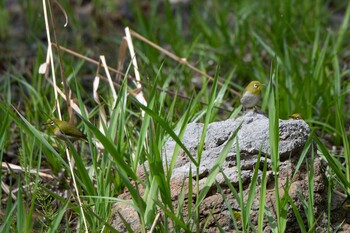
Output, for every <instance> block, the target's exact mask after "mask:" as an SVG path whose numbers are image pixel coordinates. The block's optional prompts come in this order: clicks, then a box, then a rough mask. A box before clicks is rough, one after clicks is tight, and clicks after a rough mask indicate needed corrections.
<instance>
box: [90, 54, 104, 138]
mask: <svg viewBox="0 0 350 233" xmlns="http://www.w3.org/2000/svg"><path fill="white" fill-rule="evenodd" d="M100 68H101V60H99V63H98V66H97V70H96V75H95V79H94V82H93V85H92V88H93V90H92V93H93V96H94V100H95V102H96V103H97V104H98V106H99V107H98V108H99V112H100V117H99V119H98V120H99V130H100V131H101V132H102V133H103V134H104V135H106V133H105V130H104V127H103V124H102V122H103V123H104V124H105V125H107V114H106V111H105V109H104V107H103V104H101V101H100V98H99V97H98V92H97V90H98V87H99V84H100V75H99V74H100Z"/></svg>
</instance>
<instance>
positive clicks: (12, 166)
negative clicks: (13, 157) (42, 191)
mask: <svg viewBox="0 0 350 233" xmlns="http://www.w3.org/2000/svg"><path fill="white" fill-rule="evenodd" d="M1 167H2V169H7V170H10V169H11V170H13V171H18V172H24V171H25V169H24V168H22V167H20V166H18V165H15V164H11V163H5V162H2V163H1ZM29 173H30V174H37V173H38V171H37V170H35V169H31V170H29ZM38 174H39V176H40V177H45V178H49V179H53V178H54V177H53V176H52V175H50V174H47V173H44V172H39V173H38Z"/></svg>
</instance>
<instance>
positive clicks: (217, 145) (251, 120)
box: [112, 112, 341, 232]
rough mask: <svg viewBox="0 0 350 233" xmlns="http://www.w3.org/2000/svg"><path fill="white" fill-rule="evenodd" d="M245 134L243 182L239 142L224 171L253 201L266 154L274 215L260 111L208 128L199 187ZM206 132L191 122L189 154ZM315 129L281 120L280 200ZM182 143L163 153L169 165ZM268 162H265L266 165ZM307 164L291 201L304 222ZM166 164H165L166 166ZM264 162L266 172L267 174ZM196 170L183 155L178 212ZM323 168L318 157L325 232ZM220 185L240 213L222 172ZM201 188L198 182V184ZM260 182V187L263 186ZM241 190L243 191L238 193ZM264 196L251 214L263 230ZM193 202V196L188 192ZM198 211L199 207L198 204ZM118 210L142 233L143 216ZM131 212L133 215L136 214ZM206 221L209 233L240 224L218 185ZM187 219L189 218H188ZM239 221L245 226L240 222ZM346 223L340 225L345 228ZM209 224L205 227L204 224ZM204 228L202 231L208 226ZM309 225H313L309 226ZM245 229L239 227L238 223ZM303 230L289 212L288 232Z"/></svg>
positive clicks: (270, 193) (271, 194) (175, 177)
mask: <svg viewBox="0 0 350 233" xmlns="http://www.w3.org/2000/svg"><path fill="white" fill-rule="evenodd" d="M239 126H240V129H239V131H238V133H237V138H238V144H239V145H238V146H239V151H240V155H241V170H242V171H241V177H238V170H237V166H236V165H237V164H236V140H235V142H234V144H233V146H232V149H231V150H230V152H229V153H228V154H227V156H226V159H225V162H224V163H223V165H222V166H221V168H222V171H223V173H224V174H225V175H226V176H227V177H228V178H229V180H230V182H231V184H232V185H233V186H234V187H236V188H237V187H238V180H239V179H241V180H242V182H243V188H244V191H243V193H244V199H245V200H247V198H248V193H249V189H250V186H249V184H250V181H251V178H252V176H253V172H254V166H255V164H256V162H257V157H258V154H259V151H261V154H262V157H267V161H268V169H267V191H266V192H267V194H266V207H267V208H269V209H270V210H271V213H272V215H274V214H275V211H274V209H275V203H276V202H275V187H274V175H273V172H272V170H271V161H270V159H269V152H270V146H269V144H270V143H269V119H268V118H267V117H266V116H264V115H262V114H258V113H255V112H248V113H246V114H245V115H243V116H241V117H239V118H237V119H235V120H226V121H222V122H214V123H211V124H210V125H209V127H208V129H207V135H206V139H205V146H204V150H203V153H202V159H201V164H200V169H199V177H200V181H199V184H200V186H199V188H200V189H202V186H203V184H204V182H205V180H206V178H207V175H208V174H209V172H210V171H211V169H212V166H213V164H215V161H216V160H217V158H218V157H219V154H220V152H221V150H222V149H223V147H224V146H225V144H226V142H227V140H228V139H229V137H230V136H231V135H232V133H233V132H235V131H236V130H237V129H238V127H239ZM202 130H203V124H197V123H191V124H188V126H187V128H186V131H185V133H184V136H183V138H182V142H183V143H184V145H185V146H186V147H187V148H188V149H189V151H190V152H191V154H192V155H196V154H197V148H198V145H199V142H200V139H201V134H202ZM309 132H310V130H309V127H308V125H307V124H306V123H305V122H304V121H302V120H280V121H279V140H280V144H279V154H280V161H281V162H280V169H279V173H278V183H279V187H278V190H279V195H280V196H282V195H283V193H284V188H285V187H286V185H287V183H290V182H291V177H292V176H293V174H294V171H295V169H296V164H297V163H298V160H299V158H300V154H301V152H302V150H303V148H304V145H305V143H306V140H307V139H308V135H309ZM175 146H176V143H175V142H174V141H173V140H172V139H170V140H168V142H167V143H166V145H165V147H164V150H163V158H164V160H168V163H169V162H170V160H171V158H172V156H173V151H174V148H175ZM263 160H264V159H263V158H262V161H263ZM308 160H309V159H308V158H306V160H305V161H304V162H303V163H302V165H301V167H300V169H299V171H298V172H297V174H296V176H295V178H294V180H293V183H292V184H291V186H290V189H289V192H288V193H289V196H290V197H291V199H292V200H293V201H294V204H295V205H296V207H297V208H298V210H299V213H300V214H301V215H302V219H303V220H305V221H306V217H305V211H304V209H303V207H302V200H301V199H300V196H303V197H304V198H305V200H307V198H308V195H309V194H308V185H309V184H308V176H309V167H308V165H307V164H308V162H307V161H308ZM163 162H164V163H163V164H165V161H163ZM262 165H263V164H262V162H261V166H260V169H261V171H262V167H263V166H262ZM190 167H192V171H195V170H196V169H195V166H194V164H192V163H191V161H190V160H189V158H188V156H187V155H186V154H185V153H184V152H183V151H182V150H180V153H179V155H178V157H177V159H176V164H175V167H174V170H173V173H172V176H171V194H172V198H173V200H174V203H173V206H174V207H175V208H176V207H177V200H178V196H179V194H180V192H181V190H182V188H183V185H184V186H185V188H184V190H185V191H187V190H188V188H187V187H188V179H189V177H188V176H189V170H190ZM322 170H323V167H322V163H321V159H320V158H318V157H316V158H315V160H314V174H313V175H314V210H313V212H314V215H315V219H317V218H318V222H317V226H316V230H317V232H323V231H324V230H325V229H326V227H327V215H326V213H327V211H326V210H327V209H326V208H327V196H326V194H327V187H326V185H325V181H324V179H323V172H322ZM139 175H140V176H141V177H142V176H144V173H143V171H142V170H141V169H140V170H139ZM261 175H262V172H259V175H258V180H261ZM216 181H217V182H218V183H219V184H220V186H221V188H222V189H223V193H224V195H225V198H226V202H227V203H230V205H231V207H232V208H233V209H238V210H239V209H240V207H239V204H238V203H237V201H236V200H235V198H234V197H233V195H232V193H231V191H230V190H229V189H228V187H227V184H226V183H225V181H224V179H223V175H222V173H218V175H217V176H216ZM192 183H195V182H192ZM259 184H260V183H259V182H258V185H259ZM237 190H238V189H237ZM259 192H260V186H259V187H257V188H256V192H255V197H256V198H255V200H254V201H253V205H252V210H251V214H250V216H251V221H252V223H253V225H255V226H257V220H258V210H259V200H258V198H259V195H260V194H259ZM185 196H186V197H188V193H185ZM120 198H123V199H128V198H130V197H129V194H128V193H124V194H122V195H121V196H120ZM187 202H188V200H187V198H185V203H186V205H185V206H184V207H183V213H184V215H186V213H187ZM192 207H193V205H192ZM116 211H117V212H118V213H119V214H120V215H122V216H123V217H124V219H125V220H126V221H127V222H129V223H130V224H131V226H132V228H133V230H134V231H136V232H137V231H139V230H140V224H139V221H138V216H137V214H136V212H135V211H133V210H132V209H131V208H127V207H126V206H125V204H121V203H117V206H116ZM130 211H131V212H130ZM200 213H201V214H200V217H201V220H203V221H206V219H207V217H208V216H209V215H210V214H211V215H212V218H210V220H209V222H207V227H206V229H205V232H219V229H218V227H217V225H216V222H215V221H217V222H218V223H219V224H220V225H221V227H222V228H223V230H225V231H227V232H232V231H234V225H233V222H232V220H231V217H230V212H229V210H228V207H227V206H226V204H225V202H224V199H223V196H222V194H220V193H219V192H218V190H217V188H216V186H215V183H214V184H213V186H212V187H211V188H210V191H209V192H208V194H207V196H206V197H205V199H204V200H203V202H202V205H201V206H200ZM184 218H186V216H184ZM238 222H239V221H238ZM335 222H337V221H335ZM340 222H341V221H339V223H340ZM203 224H204V223H203ZM203 224H201V227H202V226H203ZM305 224H306V226H307V223H306V222H305ZM112 225H113V226H115V227H116V228H117V229H119V230H122V231H123V230H125V229H124V228H123V222H122V221H121V220H120V218H119V217H118V215H116V218H115V219H114V222H113V224H112ZM238 225H239V224H238ZM264 231H265V232H270V231H271V229H270V226H269V224H268V221H267V219H266V218H265V222H264ZM299 231H300V229H299V225H298V223H297V221H296V218H295V216H294V214H293V211H292V209H291V208H289V209H288V213H287V228H286V232H299Z"/></svg>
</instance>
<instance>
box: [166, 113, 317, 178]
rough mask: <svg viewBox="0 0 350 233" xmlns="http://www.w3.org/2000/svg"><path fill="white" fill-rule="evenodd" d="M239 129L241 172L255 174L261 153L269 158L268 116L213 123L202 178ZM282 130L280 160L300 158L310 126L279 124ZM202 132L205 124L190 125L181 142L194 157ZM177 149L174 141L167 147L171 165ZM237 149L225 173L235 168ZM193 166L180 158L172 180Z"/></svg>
mask: <svg viewBox="0 0 350 233" xmlns="http://www.w3.org/2000/svg"><path fill="white" fill-rule="evenodd" d="M240 125H241V127H240V129H239V131H238V134H237V137H238V144H239V145H238V146H239V150H240V154H241V160H242V162H241V167H242V169H243V170H253V167H254V166H255V163H256V158H257V155H258V154H259V151H260V150H261V153H262V155H263V156H268V157H269V153H270V141H269V119H268V118H267V117H266V116H265V115H262V114H259V113H255V112H248V113H247V114H245V115H243V116H241V117H239V118H237V119H235V120H231V119H229V120H226V121H221V122H214V123H211V124H210V125H209V126H208V129H207V135H206V139H205V145H204V150H203V154H202V158H201V164H200V169H199V172H200V176H203V175H205V173H207V172H209V171H210V169H211V168H212V165H213V164H214V163H215V161H216V159H217V158H218V157H219V154H220V152H221V150H222V148H223V147H224V146H225V143H226V141H227V140H228V139H229V137H230V136H231V135H232V133H233V132H235V131H236V130H237V128H238V127H239V126H240ZM279 130H280V141H279V154H280V160H281V161H284V160H286V159H288V158H291V157H292V156H298V155H299V154H300V152H301V151H302V150H303V147H304V145H305V142H306V140H307V138H308V135H309V132H310V129H309V126H308V125H307V124H306V123H305V122H304V121H303V120H280V121H279ZM202 131H203V124H199V123H190V124H188V126H187V128H186V132H185V134H184V136H183V138H182V142H183V144H184V145H185V146H186V148H187V149H189V151H190V152H191V154H192V155H193V156H194V157H196V156H195V155H196V154H197V147H198V145H199V142H200V139H201V135H202ZM175 146H176V142H175V141H174V140H172V139H170V140H168V142H167V143H166V144H165V147H164V153H163V155H164V159H166V160H167V161H168V163H170V161H171V158H172V156H173V152H174V148H175ZM236 146H237V145H236V142H234V144H233V147H232V150H231V152H230V153H229V154H228V155H227V157H226V163H225V164H224V165H223V169H224V170H225V169H226V168H230V167H232V166H235V165H236ZM190 166H192V171H194V169H195V165H194V164H193V163H191V162H190V160H189V158H188V157H187V156H178V157H177V160H176V166H175V168H174V171H173V174H172V176H173V177H176V176H181V177H187V175H188V171H189V169H190Z"/></svg>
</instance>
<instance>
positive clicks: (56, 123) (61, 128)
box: [46, 117, 87, 142]
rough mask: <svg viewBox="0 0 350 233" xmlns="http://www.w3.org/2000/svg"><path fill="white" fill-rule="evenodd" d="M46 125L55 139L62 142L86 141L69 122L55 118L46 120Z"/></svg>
mask: <svg viewBox="0 0 350 233" xmlns="http://www.w3.org/2000/svg"><path fill="white" fill-rule="evenodd" d="M46 125H48V126H49V127H50V128H51V130H52V132H53V133H54V134H55V136H56V137H58V138H60V139H62V140H67V139H69V140H70V141H72V142H75V141H76V140H79V139H82V140H87V137H86V135H85V134H83V133H82V132H81V131H80V130H79V129H78V128H77V127H75V126H74V125H72V124H71V123H69V122H66V121H61V120H60V119H57V118H56V117H52V118H50V119H48V120H47V122H46Z"/></svg>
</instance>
